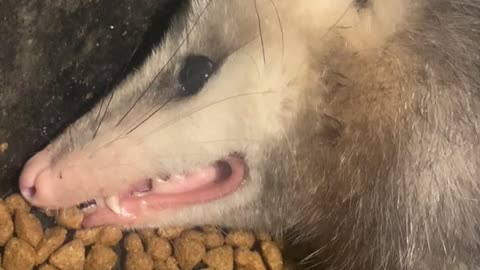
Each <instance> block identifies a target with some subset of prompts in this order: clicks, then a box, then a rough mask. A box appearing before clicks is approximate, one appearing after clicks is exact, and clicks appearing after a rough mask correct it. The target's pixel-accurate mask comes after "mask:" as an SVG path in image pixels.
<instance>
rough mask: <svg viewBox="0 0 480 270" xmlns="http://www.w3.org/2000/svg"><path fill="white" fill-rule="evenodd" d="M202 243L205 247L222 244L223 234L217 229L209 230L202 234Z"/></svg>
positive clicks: (209, 247)
mask: <svg viewBox="0 0 480 270" xmlns="http://www.w3.org/2000/svg"><path fill="white" fill-rule="evenodd" d="M204 238H205V240H204V242H203V243H204V244H205V247H206V248H207V249H212V248H216V247H221V246H223V243H224V239H223V235H222V234H221V233H220V232H219V231H209V232H206V233H205V234H204Z"/></svg>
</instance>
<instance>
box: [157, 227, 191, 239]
mask: <svg viewBox="0 0 480 270" xmlns="http://www.w3.org/2000/svg"><path fill="white" fill-rule="evenodd" d="M183 231H185V228H184V227H170V228H162V229H158V230H157V234H158V236H160V237H165V238H167V239H175V238H177V237H179V236H180V234H182V232H183Z"/></svg>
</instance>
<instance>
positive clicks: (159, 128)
mask: <svg viewBox="0 0 480 270" xmlns="http://www.w3.org/2000/svg"><path fill="white" fill-rule="evenodd" d="M275 92H278V91H272V90H269V91H260V92H249V93H243V94H238V95H234V96H229V97H226V98H222V99H219V100H215V101H213V102H211V103H208V104H205V105H203V106H200V107H197V108H196V109H193V110H191V111H190V112H187V113H185V114H183V115H180V116H178V117H177V118H174V119H171V120H168V121H166V122H165V123H163V124H162V125H160V126H158V127H157V128H156V129H155V130H154V131H157V130H161V129H164V128H166V127H168V126H170V125H172V124H174V123H175V122H177V121H179V120H181V119H184V118H186V117H188V116H190V115H192V114H194V113H197V112H199V111H201V110H204V109H206V108H208V107H211V106H214V105H217V104H220V103H222V102H225V101H227V100H232V99H236V98H242V97H248V96H254V95H261V94H271V93H275ZM151 134H153V131H152V132H151V133H149V134H147V135H146V136H149V135H151ZM146 136H144V137H142V139H144V138H145V137H146Z"/></svg>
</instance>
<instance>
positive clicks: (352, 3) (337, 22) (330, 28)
mask: <svg viewBox="0 0 480 270" xmlns="http://www.w3.org/2000/svg"><path fill="white" fill-rule="evenodd" d="M354 5H355V0H352V1H351V2H350V4H348V6H347V8H345V10H344V11H343V13H342V15H341V16H340V17H339V18H338V19H337V20H336V21H335V23H334V24H333V25H332V26H330V27H329V28H328V29H327V31H326V32H325V33H324V34H323V35H322V36H321V37H320V40H322V39H324V38H325V37H326V36H327V35H328V34H329V33H330V31H332V29H333V28H335V27H336V26H337V25H338V24H339V23H340V21H341V20H342V19H343V18H345V16H346V15H347V12H348V11H349V10H350V9H351V8H352V6H354Z"/></svg>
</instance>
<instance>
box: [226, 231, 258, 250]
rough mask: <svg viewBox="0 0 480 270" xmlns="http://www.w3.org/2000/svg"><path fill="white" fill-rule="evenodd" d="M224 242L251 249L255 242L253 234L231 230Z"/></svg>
mask: <svg viewBox="0 0 480 270" xmlns="http://www.w3.org/2000/svg"><path fill="white" fill-rule="evenodd" d="M225 243H227V245H230V246H234V247H246V248H249V249H251V248H252V247H253V245H254V244H255V235H254V234H253V233H251V232H248V231H240V230H239V231H232V232H231V233H229V234H228V235H227V237H225Z"/></svg>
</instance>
